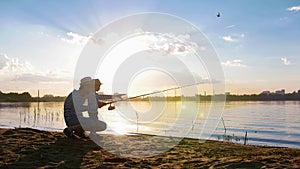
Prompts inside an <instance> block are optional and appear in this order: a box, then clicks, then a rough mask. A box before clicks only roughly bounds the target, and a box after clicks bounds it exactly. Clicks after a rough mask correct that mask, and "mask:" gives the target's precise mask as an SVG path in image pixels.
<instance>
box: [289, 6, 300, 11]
mask: <svg viewBox="0 0 300 169" xmlns="http://www.w3.org/2000/svg"><path fill="white" fill-rule="evenodd" d="M286 10H288V11H300V5H298V6H292V7H290V8H287V9H286Z"/></svg>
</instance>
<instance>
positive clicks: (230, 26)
mask: <svg viewBox="0 0 300 169" xmlns="http://www.w3.org/2000/svg"><path fill="white" fill-rule="evenodd" d="M233 27H235V25H229V26H226V27H225V29H229V28H233Z"/></svg>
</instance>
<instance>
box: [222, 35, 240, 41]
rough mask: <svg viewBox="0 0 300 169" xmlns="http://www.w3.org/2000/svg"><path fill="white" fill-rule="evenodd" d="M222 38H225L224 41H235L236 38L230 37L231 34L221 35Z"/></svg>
mask: <svg viewBox="0 0 300 169" xmlns="http://www.w3.org/2000/svg"><path fill="white" fill-rule="evenodd" d="M222 39H223V40H225V41H226V42H237V41H238V40H237V39H234V38H232V37H231V36H223V37H222Z"/></svg>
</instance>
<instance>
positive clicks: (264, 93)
mask: <svg viewBox="0 0 300 169" xmlns="http://www.w3.org/2000/svg"><path fill="white" fill-rule="evenodd" d="M261 94H263V95H270V94H271V92H270V91H268V90H266V91H263V92H261Z"/></svg>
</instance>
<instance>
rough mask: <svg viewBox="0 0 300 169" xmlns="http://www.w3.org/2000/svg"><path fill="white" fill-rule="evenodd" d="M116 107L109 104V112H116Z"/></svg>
mask: <svg viewBox="0 0 300 169" xmlns="http://www.w3.org/2000/svg"><path fill="white" fill-rule="evenodd" d="M115 108H116V107H115V106H114V105H111V104H109V106H108V110H114V109H115Z"/></svg>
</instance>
